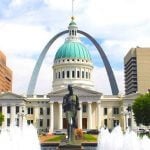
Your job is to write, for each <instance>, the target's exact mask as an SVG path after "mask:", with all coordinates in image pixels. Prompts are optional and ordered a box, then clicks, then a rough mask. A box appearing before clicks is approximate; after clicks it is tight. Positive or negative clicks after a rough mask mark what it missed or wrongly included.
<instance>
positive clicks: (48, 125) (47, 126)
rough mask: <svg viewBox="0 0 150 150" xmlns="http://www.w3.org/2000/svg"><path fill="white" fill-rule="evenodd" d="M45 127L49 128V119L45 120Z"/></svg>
mask: <svg viewBox="0 0 150 150" xmlns="http://www.w3.org/2000/svg"><path fill="white" fill-rule="evenodd" d="M47 127H49V119H47Z"/></svg>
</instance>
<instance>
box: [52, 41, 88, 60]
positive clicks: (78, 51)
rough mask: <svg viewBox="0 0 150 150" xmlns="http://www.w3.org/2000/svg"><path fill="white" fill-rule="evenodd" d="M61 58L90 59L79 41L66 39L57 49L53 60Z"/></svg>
mask: <svg viewBox="0 0 150 150" xmlns="http://www.w3.org/2000/svg"><path fill="white" fill-rule="evenodd" d="M61 58H78V59H86V60H91V55H90V53H89V51H88V50H87V49H86V47H85V46H84V45H83V44H82V43H80V42H74V41H66V42H65V43H64V44H63V45H62V46H61V47H60V48H59V49H58V51H57V53H56V55H55V60H57V59H61Z"/></svg>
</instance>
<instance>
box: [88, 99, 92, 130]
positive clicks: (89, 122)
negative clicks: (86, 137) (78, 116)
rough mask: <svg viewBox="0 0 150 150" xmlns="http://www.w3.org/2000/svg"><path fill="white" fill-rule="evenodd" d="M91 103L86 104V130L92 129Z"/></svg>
mask: <svg viewBox="0 0 150 150" xmlns="http://www.w3.org/2000/svg"><path fill="white" fill-rule="evenodd" d="M91 104H92V103H91V102H88V129H92V105H91Z"/></svg>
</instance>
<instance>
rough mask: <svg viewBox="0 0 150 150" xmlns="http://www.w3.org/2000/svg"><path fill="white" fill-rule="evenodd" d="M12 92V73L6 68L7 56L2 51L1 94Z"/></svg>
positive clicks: (0, 66) (0, 54)
mask: <svg viewBox="0 0 150 150" xmlns="http://www.w3.org/2000/svg"><path fill="white" fill-rule="evenodd" d="M7 91H12V71H11V69H10V68H8V67H7V66H6V56H5V55H4V54H3V53H2V52H1V51H0V92H7Z"/></svg>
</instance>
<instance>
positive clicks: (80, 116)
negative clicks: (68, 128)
mask: <svg viewBox="0 0 150 150" xmlns="http://www.w3.org/2000/svg"><path fill="white" fill-rule="evenodd" d="M79 107H80V110H79V111H78V128H80V129H82V102H80V103H79Z"/></svg>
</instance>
